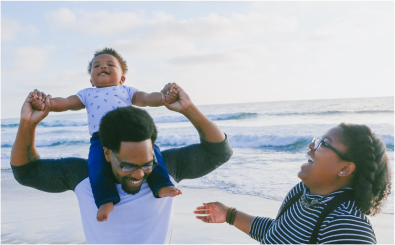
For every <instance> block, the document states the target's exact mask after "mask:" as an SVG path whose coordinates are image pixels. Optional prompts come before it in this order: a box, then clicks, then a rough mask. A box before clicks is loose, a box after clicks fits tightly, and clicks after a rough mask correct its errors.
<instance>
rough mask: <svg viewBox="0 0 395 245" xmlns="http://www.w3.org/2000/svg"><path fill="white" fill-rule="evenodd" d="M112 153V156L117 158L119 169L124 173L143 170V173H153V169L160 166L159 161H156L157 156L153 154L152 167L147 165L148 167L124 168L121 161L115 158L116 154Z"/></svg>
mask: <svg viewBox="0 0 395 245" xmlns="http://www.w3.org/2000/svg"><path fill="white" fill-rule="evenodd" d="M110 151H111V154H112V156H113V157H114V158H115V161H117V163H118V165H119V167H120V168H121V170H122V172H134V171H136V170H137V169H141V170H142V171H143V172H149V171H152V169H154V168H155V167H156V166H157V165H158V161H157V160H156V156H155V154H153V160H152V163H153V164H151V165H147V166H131V165H125V166H122V165H121V164H120V163H119V161H118V158H117V157H116V156H115V154H114V152H112V150H110Z"/></svg>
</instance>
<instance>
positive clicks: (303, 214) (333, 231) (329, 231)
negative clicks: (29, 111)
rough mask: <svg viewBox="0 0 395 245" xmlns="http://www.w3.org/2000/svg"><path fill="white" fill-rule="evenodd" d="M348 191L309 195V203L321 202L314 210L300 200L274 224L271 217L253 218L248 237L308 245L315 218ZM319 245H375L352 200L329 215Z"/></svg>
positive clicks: (301, 186)
mask: <svg viewBox="0 0 395 245" xmlns="http://www.w3.org/2000/svg"><path fill="white" fill-rule="evenodd" d="M304 189H306V186H305V185H304V184H303V183H302V182H300V183H299V184H297V185H296V186H295V187H294V188H292V190H291V191H290V192H289V193H288V194H287V196H286V197H285V199H284V203H285V202H287V201H288V200H289V199H290V198H292V197H293V196H294V195H295V194H297V193H299V192H300V191H304ZM347 189H351V188H349V187H345V188H343V189H340V190H338V191H335V192H333V193H331V194H329V195H327V196H325V197H324V196H320V195H312V194H309V190H308V189H307V190H306V191H307V193H306V197H307V199H308V200H312V199H317V198H318V199H320V202H319V203H318V204H317V205H316V206H314V207H313V208H305V207H304V206H303V205H301V203H300V200H298V201H297V202H295V203H294V204H293V205H291V206H290V207H289V208H288V209H287V211H285V212H284V214H283V215H281V217H279V219H278V220H277V221H275V220H274V219H271V218H262V217H255V218H254V220H253V221H252V225H251V228H250V231H249V233H250V236H251V237H252V238H253V239H255V240H257V241H259V242H261V243H262V244H267V243H276V244H278V243H283V244H284V243H287V244H296V243H308V242H309V239H310V236H311V233H312V232H313V229H314V226H315V224H316V222H317V220H318V217H319V215H320V213H321V212H322V210H323V209H324V207H325V206H326V205H327V204H326V203H327V202H328V201H329V200H331V199H332V198H333V197H334V196H335V195H338V194H340V193H342V192H344V190H347ZM317 241H318V243H347V244H350V243H352V244H355V243H377V242H376V236H375V234H374V231H373V229H372V226H371V224H370V222H369V220H368V219H367V217H366V216H365V215H364V214H363V213H361V211H360V210H359V208H358V207H357V206H356V205H355V201H347V202H344V203H342V204H341V205H340V206H339V207H338V208H336V209H335V210H334V211H333V212H332V213H330V214H329V215H328V216H327V217H326V218H325V220H324V222H323V223H322V225H321V228H320V230H319V232H318V238H317Z"/></svg>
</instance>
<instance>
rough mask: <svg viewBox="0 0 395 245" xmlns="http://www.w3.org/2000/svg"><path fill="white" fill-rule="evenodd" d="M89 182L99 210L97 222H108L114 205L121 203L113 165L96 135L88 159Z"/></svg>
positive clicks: (92, 139)
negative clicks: (108, 160)
mask: <svg viewBox="0 0 395 245" xmlns="http://www.w3.org/2000/svg"><path fill="white" fill-rule="evenodd" d="M88 172H89V180H90V183H91V187H92V193H93V197H94V199H95V204H96V206H97V208H98V211H97V216H96V219H97V221H99V222H101V221H106V220H107V219H108V217H109V214H110V212H111V211H112V210H113V209H114V204H116V203H118V202H119V201H120V198H119V195H118V191H117V188H116V186H115V181H114V176H113V173H112V169H111V165H110V164H109V163H108V162H107V160H106V158H105V156H104V151H103V147H102V146H101V145H100V139H99V137H98V135H97V134H96V133H95V134H93V136H92V138H91V147H90V149H89V159H88Z"/></svg>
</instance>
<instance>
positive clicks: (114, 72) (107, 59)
mask: <svg viewBox="0 0 395 245" xmlns="http://www.w3.org/2000/svg"><path fill="white" fill-rule="evenodd" d="M124 81H125V77H124V76H123V73H122V68H121V66H120V64H119V62H118V60H117V59H116V58H115V57H114V56H112V55H109V54H102V55H99V56H96V57H95V59H94V60H93V62H92V69H91V83H92V85H94V86H95V87H97V88H103V87H111V86H117V85H121V84H122V83H123V82H124Z"/></svg>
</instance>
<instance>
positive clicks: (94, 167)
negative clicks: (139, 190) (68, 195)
mask: <svg viewBox="0 0 395 245" xmlns="http://www.w3.org/2000/svg"><path fill="white" fill-rule="evenodd" d="M90 141H91V146H90V148H89V159H88V172H89V180H90V182H91V187H92V192H93V197H94V198H95V203H96V206H97V208H99V207H100V206H101V205H103V204H105V203H109V202H112V203H114V204H116V203H118V202H119V201H120V198H119V194H118V191H117V188H116V187H115V183H116V182H117V181H116V179H115V177H114V175H113V173H112V169H111V163H109V162H107V160H106V158H105V157H104V150H103V147H102V146H101V144H100V138H99V134H98V133H94V134H93V135H92V138H91V140H90ZM154 153H155V156H156V159H157V160H158V165H157V166H156V167H155V168H154V169H153V170H152V172H151V173H150V174H149V175H148V177H147V183H148V186H149V187H150V189H151V190H152V193H153V194H154V196H155V197H156V198H159V196H158V190H159V189H160V188H162V187H165V186H174V185H173V183H172V182H171V181H170V179H169V173H168V172H167V169H166V165H165V162H164V160H163V157H162V155H161V153H160V149H159V147H158V146H157V145H155V147H154Z"/></svg>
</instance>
